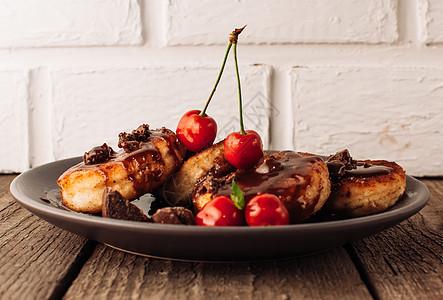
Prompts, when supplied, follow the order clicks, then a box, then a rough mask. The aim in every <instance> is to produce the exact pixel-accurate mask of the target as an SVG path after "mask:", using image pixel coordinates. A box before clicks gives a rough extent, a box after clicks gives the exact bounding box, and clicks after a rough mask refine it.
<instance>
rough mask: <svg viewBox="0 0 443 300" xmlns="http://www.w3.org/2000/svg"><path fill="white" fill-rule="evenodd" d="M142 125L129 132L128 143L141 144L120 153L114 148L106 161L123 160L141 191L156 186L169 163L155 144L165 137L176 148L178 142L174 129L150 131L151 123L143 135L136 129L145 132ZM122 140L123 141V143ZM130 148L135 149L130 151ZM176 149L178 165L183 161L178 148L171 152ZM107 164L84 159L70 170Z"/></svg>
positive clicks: (169, 145) (99, 149)
mask: <svg viewBox="0 0 443 300" xmlns="http://www.w3.org/2000/svg"><path fill="white" fill-rule="evenodd" d="M142 126H143V125H142ZM142 126H140V127H139V128H138V129H137V131H133V133H132V135H131V134H127V135H125V139H126V140H125V142H127V141H128V140H129V141H133V142H135V143H137V145H134V144H131V145H132V146H131V147H132V148H129V147H126V148H125V149H122V150H120V151H119V152H114V151H110V152H109V157H108V158H107V160H106V162H108V161H110V160H112V161H113V162H116V163H121V164H122V165H123V167H124V168H125V169H126V170H127V171H128V173H129V179H130V180H131V181H132V182H133V185H134V189H135V190H136V191H137V193H139V194H143V193H145V192H147V191H146V186H152V182H160V180H161V179H162V177H163V175H164V171H165V162H164V161H163V157H162V154H161V153H160V151H159V149H157V147H156V146H155V143H156V142H158V141H159V140H163V141H165V142H166V144H167V147H168V148H170V147H174V146H175V145H174V143H176V141H175V139H174V138H175V136H174V135H173V134H171V131H170V130H168V129H166V128H164V127H163V128H162V129H157V130H149V132H146V128H148V126H147V125H144V127H143V135H141V134H139V133H137V134H134V132H141V129H140V128H142ZM139 136H141V138H140V139H138V137H139ZM134 139H135V140H134ZM121 142H122V141H120V142H119V143H121ZM102 147H103V146H100V147H96V148H97V150H98V151H102V150H103V149H102ZM94 149H95V148H94ZM94 149H93V150H94ZM129 149H134V150H131V151H129ZM111 150H112V149H111ZM91 151H92V150H91ZM172 152H173V154H174V157H175V158H176V164H179V163H180V161H181V160H180V159H178V154H177V153H175V151H174V150H172V151H170V153H172ZM103 166H104V165H102V164H85V163H84V162H81V163H79V164H77V165H75V166H73V167H72V168H71V169H69V170H68V171H67V172H66V173H70V172H72V171H74V170H82V169H90V168H95V169H97V170H102V169H103ZM103 171H105V172H106V169H103Z"/></svg>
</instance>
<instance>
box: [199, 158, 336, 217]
mask: <svg viewBox="0 0 443 300" xmlns="http://www.w3.org/2000/svg"><path fill="white" fill-rule="evenodd" d="M232 180H235V182H236V184H237V185H238V186H239V187H240V188H241V190H242V191H243V193H244V196H245V201H246V202H247V201H249V200H250V199H251V198H252V197H254V196H255V195H257V194H263V193H270V194H274V195H276V196H278V197H279V198H280V199H281V200H282V201H283V203H284V205H285V206H286V208H287V209H288V212H289V215H290V220H291V223H299V222H302V221H304V220H306V219H307V218H309V216H311V215H312V214H315V213H316V212H317V211H318V210H320V208H322V206H323V205H324V203H325V202H326V200H327V199H328V197H329V194H330V190H331V182H330V180H329V172H328V168H327V166H326V164H325V162H324V161H323V159H322V158H321V157H319V156H316V155H312V154H307V153H297V152H294V151H282V152H278V153H272V154H266V155H264V156H263V157H262V158H261V159H260V161H259V162H258V163H257V165H256V166H255V167H254V168H251V169H243V170H237V171H236V172H234V173H231V174H229V175H226V176H224V177H222V178H217V177H214V176H213V175H212V174H210V173H208V174H207V175H206V176H204V177H202V178H201V179H200V180H198V182H197V184H196V186H195V188H194V191H193V204H194V207H195V210H196V211H199V210H201V209H202V208H203V206H204V205H205V204H206V203H208V202H209V201H211V199H213V198H214V197H215V196H218V195H225V196H228V197H229V196H230V195H231V193H232V188H231V187H232Z"/></svg>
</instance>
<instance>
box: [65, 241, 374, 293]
mask: <svg viewBox="0 0 443 300" xmlns="http://www.w3.org/2000/svg"><path fill="white" fill-rule="evenodd" d="M320 287H321V288H320ZM111 297H113V298H115V299H137V298H143V299H211V298H213V299H302V298H304V299H372V297H371V296H370V294H369V292H368V290H367V289H366V286H365V285H364V283H363V282H362V281H361V279H360V277H359V275H358V272H357V271H356V269H355V267H354V265H353V263H352V261H351V260H350V259H349V257H348V256H347V253H346V251H345V250H344V249H343V248H338V249H334V250H330V251H327V252H323V253H320V254H316V255H312V256H307V257H300V258H294V259H290V260H283V261H275V262H254V263H192V262H174V261H163V260H158V259H150V258H144V257H138V256H134V255H131V254H126V253H122V252H119V251H116V250H113V249H110V248H107V247H106V246H103V245H100V246H97V248H96V249H95V252H94V254H93V255H92V256H91V258H90V260H89V261H88V262H87V263H86V264H85V266H84V268H83V269H82V271H81V272H80V274H79V276H78V277H77V279H76V280H75V281H74V282H73V284H72V286H71V287H70V289H69V290H68V292H67V294H66V295H65V299H108V298H111Z"/></svg>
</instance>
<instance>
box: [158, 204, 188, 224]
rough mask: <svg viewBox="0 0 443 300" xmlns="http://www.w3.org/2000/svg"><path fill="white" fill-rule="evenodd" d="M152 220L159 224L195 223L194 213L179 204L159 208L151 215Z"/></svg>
mask: <svg viewBox="0 0 443 300" xmlns="http://www.w3.org/2000/svg"><path fill="white" fill-rule="evenodd" d="M152 220H153V221H154V223H161V224H183V225H194V224H195V217H194V214H193V213H192V212H191V211H190V210H189V209H186V208H184V207H181V206H176V207H164V208H161V209H159V210H157V212H156V213H155V214H154V215H153V216H152Z"/></svg>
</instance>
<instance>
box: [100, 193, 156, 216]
mask: <svg viewBox="0 0 443 300" xmlns="http://www.w3.org/2000/svg"><path fill="white" fill-rule="evenodd" d="M102 216H103V217H106V218H112V219H120V220H130V221H141V222H150V221H151V220H150V219H149V217H148V216H146V215H145V214H144V213H143V212H142V211H141V210H140V209H139V208H138V207H137V206H135V205H134V204H132V203H131V202H130V201H129V200H128V199H126V198H125V197H123V196H122V195H121V194H120V193H119V192H118V191H113V190H112V189H111V188H105V190H104V191H103V204H102Z"/></svg>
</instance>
